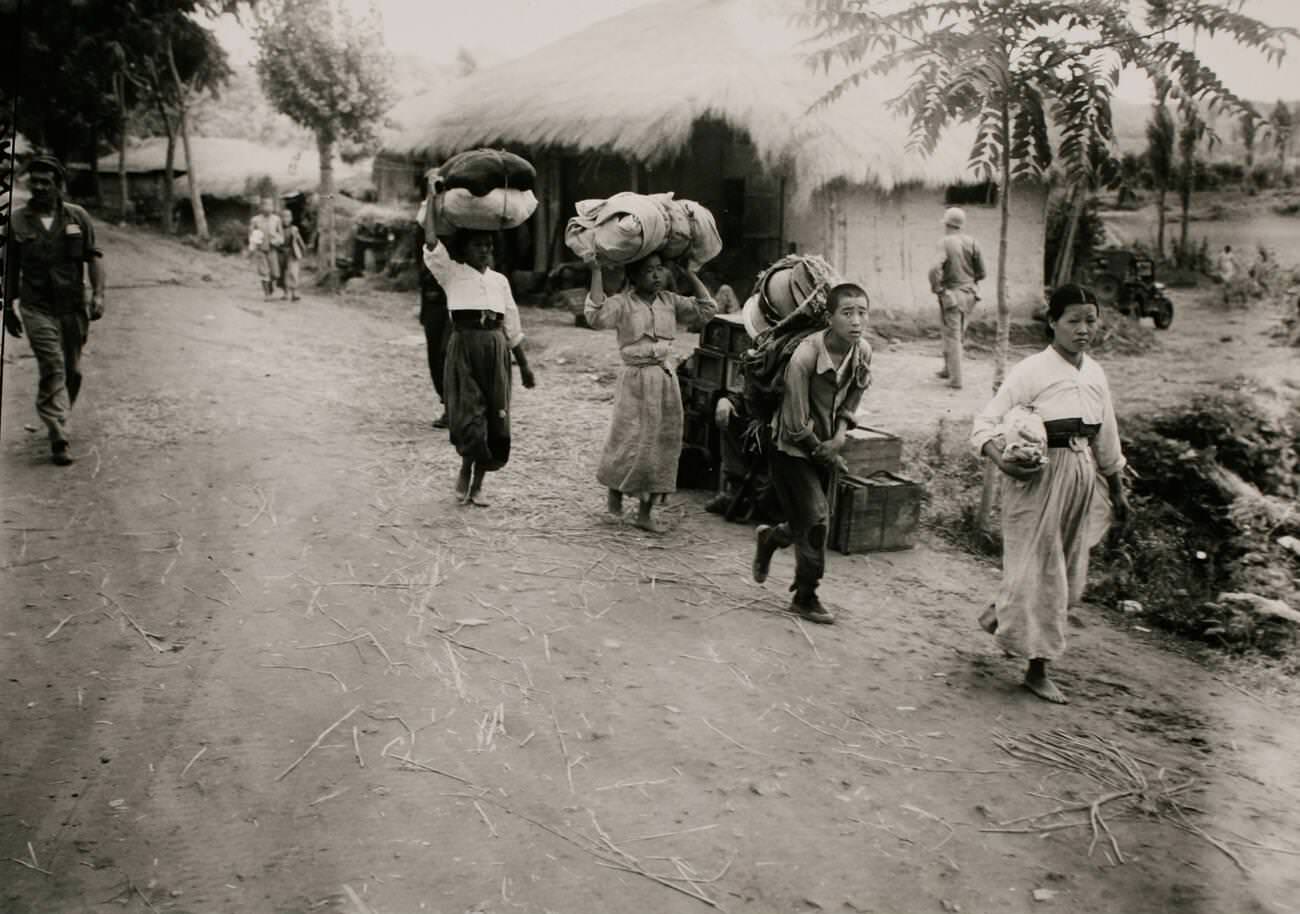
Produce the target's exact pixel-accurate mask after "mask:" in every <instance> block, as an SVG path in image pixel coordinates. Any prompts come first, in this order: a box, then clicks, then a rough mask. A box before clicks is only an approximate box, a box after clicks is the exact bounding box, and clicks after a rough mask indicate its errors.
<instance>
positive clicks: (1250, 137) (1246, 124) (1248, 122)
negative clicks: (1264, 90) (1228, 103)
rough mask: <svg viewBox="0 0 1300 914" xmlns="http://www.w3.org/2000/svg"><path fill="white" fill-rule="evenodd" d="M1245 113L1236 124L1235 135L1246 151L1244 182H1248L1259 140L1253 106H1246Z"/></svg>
mask: <svg viewBox="0 0 1300 914" xmlns="http://www.w3.org/2000/svg"><path fill="white" fill-rule="evenodd" d="M1246 108H1247V110H1246V113H1245V114H1243V115H1242V116H1241V119H1240V120H1239V121H1238V123H1237V135H1238V136H1240V137H1241V145H1242V147H1243V148H1244V149H1245V151H1246V176H1245V179H1246V182H1247V183H1249V182H1250V173H1251V172H1252V171H1254V170H1255V145H1256V143H1257V141H1258V140H1259V126H1260V123H1259V122H1260V117H1259V112H1258V111H1256V110H1255V106H1254V105H1250V104H1248V105H1247V106H1246Z"/></svg>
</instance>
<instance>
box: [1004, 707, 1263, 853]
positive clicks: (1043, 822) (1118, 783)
mask: <svg viewBox="0 0 1300 914" xmlns="http://www.w3.org/2000/svg"><path fill="white" fill-rule="evenodd" d="M994 742H995V743H996V744H997V745H998V747H999V748H1000V749H1002V750H1003V751H1004V752H1006V753H1007V754H1008V755H1010V756H1012V757H1013V758H1016V759H1020V760H1021V761H1027V762H1037V763H1038V764H1042V765H1047V766H1049V767H1052V768H1056V769H1057V770H1059V771H1067V772H1071V773H1073V774H1076V775H1080V776H1082V777H1085V778H1087V779H1089V780H1091V781H1093V782H1095V783H1097V784H1098V785H1100V786H1101V787H1102V788H1104V792H1103V793H1101V794H1098V795H1097V796H1096V797H1094V798H1092V799H1091V800H1085V801H1082V802H1079V803H1063V804H1061V805H1059V806H1057V807H1055V808H1053V809H1049V810H1047V811H1046V812H1041V813H1036V814H1034V815H1028V816H1020V817H1018V818H1015V819H1008V820H1007V821H1005V822H999V823H998V824H997V825H996V826H995V827H992V828H983V829H980V830H981V831H985V832H1003V833H1012V834H1043V833H1046V832H1050V831H1059V830H1062V829H1069V828H1081V827H1084V826H1087V827H1088V828H1089V829H1090V831H1091V833H1092V841H1091V842H1090V843H1089V845H1088V855H1089V856H1091V855H1092V852H1093V850H1094V849H1095V848H1096V846H1097V843H1098V842H1099V841H1100V840H1101V838H1102V837H1103V836H1105V838H1106V841H1107V843H1109V845H1110V848H1111V852H1112V854H1113V856H1114V862H1115V863H1117V864H1119V863H1124V862H1125V860H1124V854H1123V852H1122V851H1121V850H1120V846H1119V841H1118V840H1117V839H1116V837H1115V834H1114V832H1112V831H1111V828H1110V823H1109V822H1107V820H1106V818H1105V817H1104V816H1103V810H1104V809H1105V808H1106V807H1107V806H1109V805H1110V804H1112V803H1118V802H1120V801H1125V805H1124V807H1123V809H1122V810H1121V811H1120V813H1119V815H1125V814H1129V815H1133V814H1137V815H1142V816H1146V817H1148V818H1154V819H1159V820H1161V821H1164V822H1166V823H1168V824H1170V825H1173V826H1174V827H1176V828H1179V829H1181V830H1183V831H1186V832H1188V833H1189V834H1193V835H1196V836H1197V837H1199V838H1201V839H1203V840H1204V841H1206V843H1208V844H1210V845H1211V846H1213V847H1215V848H1217V849H1218V850H1219V851H1221V852H1222V853H1223V854H1224V855H1225V856H1227V857H1228V859H1230V860H1231V861H1232V862H1233V863H1235V864H1236V865H1237V866H1238V867H1239V868H1240V869H1241V870H1242V871H1248V870H1247V867H1246V864H1245V863H1244V862H1243V861H1242V860H1241V858H1240V857H1239V856H1238V855H1237V854H1236V853H1235V852H1234V851H1233V850H1232V849H1231V848H1229V847H1228V846H1227V844H1225V843H1224V842H1223V841H1220V840H1219V839H1217V838H1215V837H1214V836H1213V835H1210V834H1209V833H1208V832H1206V831H1205V830H1204V829H1202V828H1200V827H1199V826H1197V825H1195V824H1193V823H1192V822H1191V821H1190V819H1189V818H1188V813H1189V812H1192V811H1194V807H1191V806H1188V805H1187V804H1186V803H1185V802H1183V801H1182V799H1181V798H1182V796H1183V795H1184V794H1186V793H1188V792H1189V791H1196V790H1199V789H1201V788H1202V787H1203V786H1204V785H1203V784H1202V783H1201V782H1200V781H1199V780H1198V779H1196V778H1195V777H1192V776H1190V775H1184V776H1181V777H1180V779H1179V780H1177V781H1174V780H1171V779H1170V778H1168V777H1167V775H1168V774H1170V772H1168V771H1167V769H1165V768H1163V767H1161V766H1159V765H1156V764H1155V763H1154V762H1151V761H1149V760H1147V759H1144V758H1141V757H1140V756H1135V755H1133V754H1132V753H1130V752H1129V751H1127V750H1126V749H1124V748H1123V747H1122V746H1120V745H1118V744H1117V743H1114V742H1111V741H1110V740H1108V739H1106V738H1105V737H1102V736H1098V735H1096V734H1091V733H1078V734H1072V733H1067V732H1066V731H1064V730H1052V731H1050V732H1047V733H1035V734H1030V735H1028V736H1025V737H1020V738H1015V737H1010V736H1007V735H1005V734H998V735H996V736H995V737H994ZM1144 769H1155V774H1154V779H1153V778H1150V777H1148V776H1147V773H1146V770H1144ZM1080 814H1082V818H1078V816H1079V815H1080ZM1070 817H1076V818H1070Z"/></svg>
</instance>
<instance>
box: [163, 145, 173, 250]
mask: <svg viewBox="0 0 1300 914" xmlns="http://www.w3.org/2000/svg"><path fill="white" fill-rule="evenodd" d="M164 123H165V124H166V126H167V160H166V161H165V162H164V163H163V188H162V192H163V199H162V205H163V231H164V232H165V233H166V234H168V235H174V234H176V219H175V217H176V211H175V207H176V131H174V130H172V125H171V122H170V121H164Z"/></svg>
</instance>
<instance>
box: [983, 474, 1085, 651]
mask: <svg viewBox="0 0 1300 914" xmlns="http://www.w3.org/2000/svg"><path fill="white" fill-rule="evenodd" d="M1097 480H1098V476H1097V470H1096V465H1095V464H1094V463H1093V460H1092V455H1091V453H1089V452H1087V451H1074V450H1071V449H1070V448H1052V449H1051V450H1049V451H1048V464H1047V466H1046V467H1045V468H1044V469H1043V472H1042V473H1040V474H1039V475H1038V476H1037V477H1036V478H1034V479H1032V480H1029V481H1027V482H1026V481H1021V480H1018V479H1012V478H1011V477H1009V476H1004V477H1003V478H1002V585H1001V587H1000V588H999V590H998V595H997V600H996V602H995V603H994V604H993V606H991V607H989V609H988V610H986V611H985V612H984V614H983V615H982V616H981V617H980V624H981V625H982V626H983V627H984V629H985V630H986V631H993V632H995V634H996V636H997V640H998V645H999V646H1000V647H1002V649H1003V650H1005V651H1007V652H1008V653H1011V654H1014V655H1016V656H1018V657H1027V658H1030V659H1039V658H1041V659H1043V660H1055V659H1056V658H1057V657H1059V656H1061V654H1062V653H1064V652H1065V631H1066V625H1067V622H1066V617H1067V615H1068V613H1069V609H1070V606H1072V605H1073V604H1075V603H1077V602H1078V601H1079V600H1080V598H1081V597H1082V596H1083V589H1084V586H1085V585H1086V584H1087V582H1088V549H1089V547H1090V546H1091V545H1092V542H1091V540H1093V538H1094V536H1095V521H1094V522H1093V523H1090V518H1091V517H1092V513H1093V500H1094V498H1095V497H1097Z"/></svg>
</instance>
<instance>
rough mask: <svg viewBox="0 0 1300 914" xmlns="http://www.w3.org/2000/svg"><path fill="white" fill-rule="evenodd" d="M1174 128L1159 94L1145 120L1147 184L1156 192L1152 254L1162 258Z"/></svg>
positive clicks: (1172, 159)
mask: <svg viewBox="0 0 1300 914" xmlns="http://www.w3.org/2000/svg"><path fill="white" fill-rule="evenodd" d="M1176 136H1177V128H1176V127H1175V125H1174V116H1173V115H1172V114H1170V113H1169V106H1168V105H1167V104H1166V103H1165V99H1164V96H1163V95H1161V96H1160V98H1159V100H1158V101H1157V102H1156V104H1155V107H1154V109H1153V110H1152V112H1151V120H1149V121H1147V149H1146V156H1147V167H1148V168H1150V169H1151V183H1152V185H1153V187H1154V188H1155V192H1156V255H1157V256H1158V257H1162V258H1163V257H1164V256H1165V222H1166V219H1167V212H1166V208H1165V196H1166V195H1167V194H1168V193H1169V185H1170V184H1171V183H1172V182H1173V178H1174V143H1175V142H1176Z"/></svg>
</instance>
